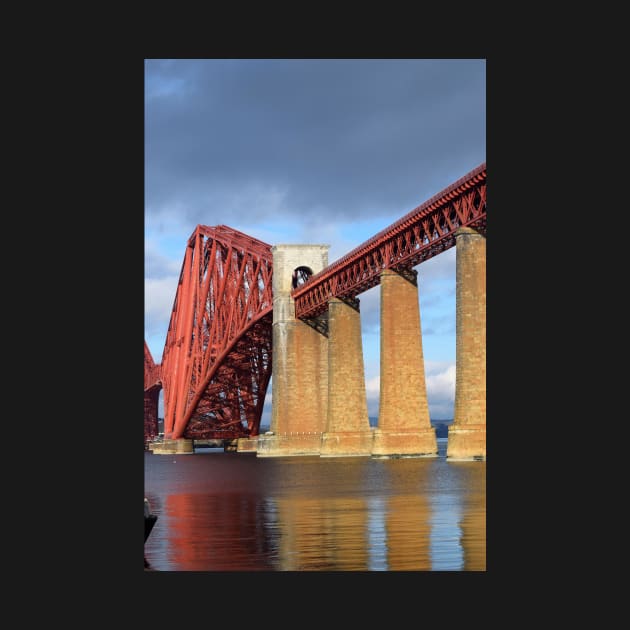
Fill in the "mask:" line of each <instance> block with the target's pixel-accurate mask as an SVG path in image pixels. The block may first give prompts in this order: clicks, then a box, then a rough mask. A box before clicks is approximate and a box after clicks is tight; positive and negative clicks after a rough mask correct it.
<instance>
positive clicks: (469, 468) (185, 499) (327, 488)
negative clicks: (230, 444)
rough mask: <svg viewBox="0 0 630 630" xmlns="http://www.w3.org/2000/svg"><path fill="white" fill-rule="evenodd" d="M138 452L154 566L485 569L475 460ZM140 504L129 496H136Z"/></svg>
mask: <svg viewBox="0 0 630 630" xmlns="http://www.w3.org/2000/svg"><path fill="white" fill-rule="evenodd" d="M446 443H447V440H446V438H438V447H439V455H438V457H437V458H430V459H429V458H410V459H372V458H369V457H344V458H319V457H282V458H259V457H256V455H255V454H254V453H223V451H214V450H212V449H198V450H197V451H196V452H195V453H194V454H189V455H154V454H153V453H151V452H150V451H146V452H145V454H144V458H145V459H144V469H145V480H144V488H145V496H146V497H147V498H148V499H149V502H150V504H151V509H152V511H153V512H154V513H155V514H157V515H158V520H157V523H156V525H155V527H154V528H153V531H152V533H151V535H150V536H149V539H148V540H147V542H146V543H145V545H144V558H145V568H147V569H149V570H151V569H152V570H156V571H485V570H486V462H478V461H472V462H451V461H448V462H447V460H446ZM138 509H140V501H138Z"/></svg>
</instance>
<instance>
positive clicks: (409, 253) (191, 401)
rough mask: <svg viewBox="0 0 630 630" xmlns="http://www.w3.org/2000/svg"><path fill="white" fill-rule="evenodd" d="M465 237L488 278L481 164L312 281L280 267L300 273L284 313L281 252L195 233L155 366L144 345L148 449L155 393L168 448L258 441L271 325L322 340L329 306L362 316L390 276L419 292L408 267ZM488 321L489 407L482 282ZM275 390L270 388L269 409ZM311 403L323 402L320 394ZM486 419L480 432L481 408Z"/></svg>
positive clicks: (222, 229) (228, 235) (234, 234)
mask: <svg viewBox="0 0 630 630" xmlns="http://www.w3.org/2000/svg"><path fill="white" fill-rule="evenodd" d="M466 228H467V229H468V231H467V230H466ZM464 232H467V233H470V232H474V233H475V234H478V235H481V236H483V240H484V250H483V252H484V253H483V265H484V266H483V269H484V271H485V234H486V165H485V163H483V164H481V165H480V166H478V167H477V168H475V169H474V170H472V171H471V172H469V173H468V174H467V175H465V176H464V177H462V178H461V179H459V180H457V181H456V182H454V183H453V184H451V185H450V186H448V187H447V188H445V189H444V190H442V191H441V192H439V193H438V194H436V195H435V196H433V197H431V198H430V199H429V200H427V201H426V202H424V203H423V204H421V205H420V206H418V207H416V208H415V209H413V210H412V211H411V212H409V213H408V214H406V215H405V216H403V217H402V218H400V219H399V220H397V221H396V222H394V223H393V224H391V225H390V226H389V227H386V228H385V229H383V230H381V231H380V232H379V233H378V234H376V235H374V236H373V237H372V238H370V239H368V240H367V241H365V242H364V243H362V244H361V245H359V246H358V247H356V248H355V249H353V250H352V251H351V252H349V253H348V254H346V255H345V256H343V257H342V258H340V259H338V260H337V261H335V262H333V263H332V264H330V265H325V266H323V268H321V269H320V270H319V271H318V272H316V273H314V272H313V265H310V264H295V266H293V265H294V263H295V262H296V260H297V259H295V260H294V259H293V258H292V257H291V256H293V254H291V255H289V258H286V260H285V259H283V260H285V263H286V264H289V266H292V272H293V273H292V279H291V280H289V282H290V284H289V285H288V287H289V289H288V294H289V295H290V300H288V301H287V305H288V306H286V305H285V306H282V305H281V304H280V298H279V296H280V293H281V291H280V289H279V287H280V286H287V285H286V279H279V278H274V277H273V269H274V262H275V258H274V251H275V250H276V249H277V248H276V247H273V246H271V245H269V244H267V243H263V242H262V241H260V240H258V239H255V238H252V237H250V236H248V235H246V234H244V233H242V232H239V231H238V230H234V229H232V228H230V227H227V226H225V225H218V226H214V227H210V226H205V225H198V226H197V227H196V229H195V231H194V232H193V234H192V235H191V237H190V239H189V240H188V243H187V246H186V251H185V255H184V261H183V264H182V269H181V272H180V277H179V282H178V286H177V291H176V295H175V300H174V303H173V308H172V312H171V318H170V322H169V327H168V333H167V336H166V343H165V346H164V351H163V354H162V360H161V363H160V364H155V362H154V360H153V358H152V356H151V353H150V352H149V350H148V348H147V346H146V342H145V361H144V366H145V367H144V390H145V441H146V440H151V439H153V438H154V437H155V435H156V433H157V405H158V396H159V391H160V389H163V394H164V434H165V437H166V438H169V439H173V440H176V439H180V438H192V439H216V438H228V439H234V438H241V437H243V438H246V437H250V438H252V437H255V436H258V434H259V429H260V420H261V416H262V411H263V404H264V399H265V394H266V391H267V387H268V384H269V381H270V378H271V373H272V364H273V365H274V370H275V369H276V364H275V362H274V357H273V354H272V353H273V352H274V351H275V348H274V347H272V346H274V344H272V339H274V341H275V337H274V334H273V332H272V330H273V327H274V326H275V322H276V317H279V318H280V319H282V318H285V319H286V320H287V322H289V323H290V324H291V325H292V324H293V323H298V322H302V323H306V324H309V326H308V328H309V329H310V330H311V331H312V332H315V333H316V334H317V335H318V336H320V337H323V336H328V335H329V321H328V311H329V310H330V307H331V303H334V304H337V303H339V302H340V303H342V304H346V305H350V306H351V307H353V308H354V309H355V310H356V311H357V312H358V299H357V296H358V295H359V294H360V293H362V292H364V291H366V290H368V289H370V288H372V287H373V286H376V285H377V284H379V283H380V282H381V281H382V278H383V277H384V275H386V274H388V273H389V274H391V273H394V274H397V275H398V276H400V277H402V278H406V279H407V280H409V281H411V282H412V283H415V271H414V270H413V267H415V266H417V265H418V264H420V263H422V262H423V261H425V260H428V259H429V258H431V257H433V256H436V255H438V254H439V253H441V252H443V251H445V250H447V249H449V248H451V247H453V246H454V245H455V244H456V239H457V235H458V234H462V233H464ZM278 247H279V246H278ZM285 247H290V246H285ZM295 247H300V246H295ZM276 255H277V256H279V257H280V256H285V257H286V255H287V254H286V251H284V250H283V252H282V253H276ZM296 255H298V257H299V254H296ZM326 256H327V254H326ZM278 260H280V258H278ZM297 262H299V261H297ZM285 263H283V266H286V264H285ZM320 266H321V265H320ZM276 271H277V270H276ZM283 273H286V269H284V268H283ZM458 273H459V267H458ZM462 273H463V272H462ZM458 282H459V276H458ZM276 286H277V287H278V290H277V291H276V289H274V288H273V287H276ZM285 293H287V292H286V291H285ZM416 296H417V293H416ZM274 298H277V302H278V304H277V305H276V307H274ZM274 308H275V309H276V310H277V313H276V312H275V310H274ZM287 309H288V311H287ZM483 309H484V312H483V325H484V338H483V340H484V355H483V360H484V374H483V379H484V381H483V386H484V396H485V279H484V282H483ZM285 311H286V312H285ZM291 320H293V322H291ZM278 321H279V320H278ZM313 329H315V330H314V331H313ZM463 336H465V335H463ZM327 341H331V343H332V339H330V340H327ZM317 343H320V342H317ZM314 352H319V350H316V351H314ZM307 354H308V353H307ZM289 363H290V361H289ZM278 365H279V364H278ZM287 365H288V364H286V365H285V364H284V363H283V367H282V369H283V370H284V371H286V369H287ZM458 366H459V364H458ZM289 367H291V366H289ZM360 367H361V366H360V365H359V367H358V369H360ZM293 368H295V366H293ZM422 378H424V375H423V373H422ZM279 380H281V379H279ZM324 380H326V379H324ZM329 380H330V379H329ZM275 385H276V379H275V378H274V406H275V405H276V404H277V403H278V401H276V389H275ZM300 387H304V385H300ZM316 396H319V398H321V391H320V392H319V393H317V392H316ZM327 404H328V405H330V404H331V403H330V399H329V400H327ZM318 409H319V411H320V412H321V411H322V407H321V405H320V406H319V407H318ZM483 414H484V424H485V402H484V410H483ZM276 415H277V414H276ZM324 415H325V414H324ZM275 424H276V426H275V427H274V419H272V429H274V428H275V429H276V430H278V429H279V428H281V427H279V426H278V423H277V422H276V423H275ZM281 424H282V423H281ZM379 424H380V421H379ZM285 428H286V427H285ZM320 429H321V431H325V428H324V427H321V426H320ZM329 429H330V427H329ZM321 431H320V433H321ZM284 433H286V434H287V435H288V434H289V432H288V431H285V432H284ZM484 441H485V426H484ZM484 453H485V447H484Z"/></svg>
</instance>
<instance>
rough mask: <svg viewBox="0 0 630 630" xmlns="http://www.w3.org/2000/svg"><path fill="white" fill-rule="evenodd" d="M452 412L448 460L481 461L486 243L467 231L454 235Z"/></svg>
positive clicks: (484, 369) (479, 236)
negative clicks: (454, 328) (453, 383)
mask: <svg viewBox="0 0 630 630" xmlns="http://www.w3.org/2000/svg"><path fill="white" fill-rule="evenodd" d="M455 238H456V245H455V246H456V248H457V262H456V301H457V303H456V310H457V313H456V326H457V330H456V335H457V338H456V361H457V367H456V376H455V411H454V414H453V416H454V417H453V424H451V425H450V427H449V430H448V445H447V449H446V457H447V458H448V459H453V460H455V459H485V458H486V238H485V236H483V235H481V234H479V233H478V232H476V231H475V230H473V229H472V228H460V229H459V230H458V231H457V233H456V235H455Z"/></svg>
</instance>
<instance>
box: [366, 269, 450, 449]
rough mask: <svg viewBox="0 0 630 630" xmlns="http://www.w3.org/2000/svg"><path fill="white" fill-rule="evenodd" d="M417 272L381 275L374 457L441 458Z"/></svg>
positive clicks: (385, 271)
mask: <svg viewBox="0 0 630 630" xmlns="http://www.w3.org/2000/svg"><path fill="white" fill-rule="evenodd" d="M417 276H418V272H417V271H415V270H414V269H410V270H407V271H405V272H403V273H397V272H395V271H392V270H389V269H386V270H384V271H383V272H382V273H381V379H380V380H381V385H380V387H381V391H380V398H379V415H378V427H377V428H376V429H375V430H374V444H373V446H372V455H373V456H374V457H422V456H427V457H437V452H438V449H437V439H436V436H435V429H434V428H433V427H432V426H431V418H430V416H429V404H428V401H427V387H426V381H425V374H424V357H423V353H422V330H421V326H420V306H419V304H418V282H417Z"/></svg>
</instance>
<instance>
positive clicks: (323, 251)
mask: <svg viewBox="0 0 630 630" xmlns="http://www.w3.org/2000/svg"><path fill="white" fill-rule="evenodd" d="M272 252H273V324H272V334H273V337H272V343H273V346H272V347H273V353H272V377H271V384H272V395H273V404H272V408H271V424H270V427H269V429H270V433H271V434H272V435H261V436H260V437H259V438H258V447H257V456H258V457H278V456H284V455H319V451H320V444H321V436H322V432H323V431H324V429H325V422H326V410H327V407H328V339H327V338H326V337H325V336H324V335H323V334H321V333H320V332H318V331H317V330H315V329H314V328H313V327H311V326H309V325H308V324H306V323H304V322H302V321H300V320H297V319H295V306H294V303H293V300H292V298H291V290H292V284H291V281H292V276H293V271H294V270H295V269H296V268H298V267H308V268H309V269H310V270H311V271H312V273H317V272H318V271H321V270H322V269H323V268H324V267H326V266H327V265H328V245H276V246H274V247H273V248H272Z"/></svg>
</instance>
